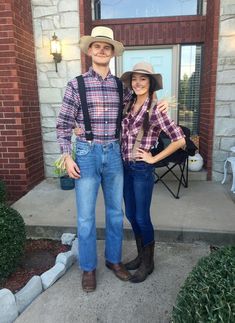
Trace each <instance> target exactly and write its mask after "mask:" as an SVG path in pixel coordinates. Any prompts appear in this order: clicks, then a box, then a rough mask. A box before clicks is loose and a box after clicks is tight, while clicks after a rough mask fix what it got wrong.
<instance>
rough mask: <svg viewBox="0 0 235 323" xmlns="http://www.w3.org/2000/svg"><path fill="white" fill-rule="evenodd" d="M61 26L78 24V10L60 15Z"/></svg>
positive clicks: (68, 26) (66, 26)
mask: <svg viewBox="0 0 235 323" xmlns="http://www.w3.org/2000/svg"><path fill="white" fill-rule="evenodd" d="M60 24H61V27H62V28H70V27H77V26H78V25H79V19H78V12H65V13H62V14H61V15H60Z"/></svg>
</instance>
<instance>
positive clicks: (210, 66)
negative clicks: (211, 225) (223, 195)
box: [200, 0, 220, 179]
mask: <svg viewBox="0 0 235 323" xmlns="http://www.w3.org/2000/svg"><path fill="white" fill-rule="evenodd" d="M219 14H220V1H219V0H214V1H208V3H207V14H206V33H205V46H204V55H203V66H202V82H201V104H200V153H201V154H202V156H203V158H204V162H205V166H206V168H207V174H208V179H211V172H212V148H213V131H214V119H215V93H216V72H217V59H218V37H219Z"/></svg>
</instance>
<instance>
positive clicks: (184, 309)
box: [172, 246, 235, 323]
mask: <svg viewBox="0 0 235 323" xmlns="http://www.w3.org/2000/svg"><path fill="white" fill-rule="evenodd" d="M172 322H174V323H209V322H210V323H212V322H213V323H219V322H221V323H222V322H224V323H232V322H235V246H231V247H224V248H221V249H219V250H217V251H214V252H212V253H211V254H210V256H208V257H204V258H202V259H201V260H200V261H199V262H198V264H197V266H195V267H194V269H193V270H192V272H191V273H190V274H189V276H188V278H187V279H186V281H185V283H184V285H183V287H182V288H181V290H180V292H179V294H178V296H177V300H176V305H175V307H174V308H173V313H172Z"/></svg>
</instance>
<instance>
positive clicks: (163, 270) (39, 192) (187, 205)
mask: <svg viewBox="0 0 235 323" xmlns="http://www.w3.org/2000/svg"><path fill="white" fill-rule="evenodd" d="M171 184H172V185H173V186H174V185H175V183H174V182H172V183H171ZM230 186H231V185H229V184H228V185H225V186H223V185H221V184H220V183H213V182H207V181H191V182H190V184H189V188H187V189H186V188H182V190H181V194H180V199H179V200H176V199H174V198H173V197H172V196H171V195H170V194H169V193H168V191H166V189H165V188H164V187H163V186H162V185H161V184H159V185H157V186H155V188H154V194H153V202H152V220H153V223H154V227H155V237H156V241H157V242H156V248H155V270H154V272H153V274H152V275H151V276H149V277H148V279H147V280H146V281H144V282H143V283H140V284H132V283H130V282H122V281H120V280H118V279H117V278H116V277H115V276H114V275H113V273H112V272H110V271H109V270H108V269H107V268H106V267H105V266H104V257H103V253H104V246H103V241H102V240H100V241H98V260H99V264H98V268H97V290H96V291H95V292H93V293H90V294H86V293H84V292H83V291H82V288H81V271H80V270H79V269H78V266H77V265H74V266H73V267H72V268H71V269H70V270H69V271H68V272H66V274H65V275H64V276H63V277H62V278H61V279H60V280H59V281H57V282H56V283H55V284H54V285H53V286H52V287H50V288H49V289H47V290H46V291H45V292H43V293H42V294H41V295H40V296H39V297H38V298H37V299H36V300H35V301H34V302H33V303H32V304H31V305H30V306H29V307H28V308H27V309H26V310H25V311H24V312H23V313H22V314H21V315H20V316H19V317H18V319H17V320H16V322H17V323H32V322H34V323H41V322H46V323H75V322H76V323H96V322H100V323H101V322H102V323H132V322H137V323H169V320H170V316H171V311H172V308H173V305H174V303H175V300H176V295H177V293H178V291H179V289H180V286H181V285H182V284H183V282H184V280H185V278H186V277H187V275H188V273H189V272H190V271H191V270H192V268H193V266H194V265H195V264H196V263H197V261H198V259H200V258H201V257H203V256H206V255H208V254H209V244H210V243H213V244H235V196H234V194H232V193H231V192H230ZM13 207H14V208H15V209H17V210H18V211H19V212H20V213H21V214H22V216H23V217H24V220H25V222H26V225H27V228H28V233H29V234H30V235H31V236H34V237H50V238H60V236H61V234H62V233H64V232H76V211H75V201H74V191H62V190H61V189H60V188H59V185H58V182H57V181H55V180H47V181H43V182H42V183H41V184H40V185H38V186H37V187H35V188H34V189H33V190H32V191H30V192H29V193H28V194H27V195H25V196H24V197H23V198H21V199H20V200H19V201H17V202H16V203H15V204H14V205H13ZM104 226H105V223H104V208H103V198H102V194H100V195H99V198H98V202H97V228H98V229H97V231H98V239H102V238H103V237H104ZM130 232H131V230H130V226H129V224H128V223H127V221H126V220H125V225H124V233H125V240H124V244H123V260H124V261H125V260H127V259H131V258H133V257H134V255H135V252H136V251H135V246H134V242H133V241H130V240H129V241H127V240H128V239H130V238H131V233H130ZM164 241H165V242H164ZM174 241H177V242H178V243H175V242H174ZM195 241H197V242H195ZM179 242H184V243H179ZM189 242H190V243H189Z"/></svg>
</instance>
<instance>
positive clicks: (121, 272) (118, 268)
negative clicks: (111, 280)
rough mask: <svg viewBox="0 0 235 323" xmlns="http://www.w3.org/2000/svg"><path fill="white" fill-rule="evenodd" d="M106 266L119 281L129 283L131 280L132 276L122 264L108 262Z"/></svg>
mask: <svg viewBox="0 0 235 323" xmlns="http://www.w3.org/2000/svg"><path fill="white" fill-rule="evenodd" d="M105 265H106V267H107V268H108V269H110V270H112V271H113V272H114V274H115V276H117V277H118V278H119V279H121V280H123V281H127V280H129V279H130V278H131V274H130V273H129V271H127V270H126V268H125V267H124V265H123V264H122V263H121V262H120V263H119V264H112V263H111V262H109V261H107V260H106V262H105Z"/></svg>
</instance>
